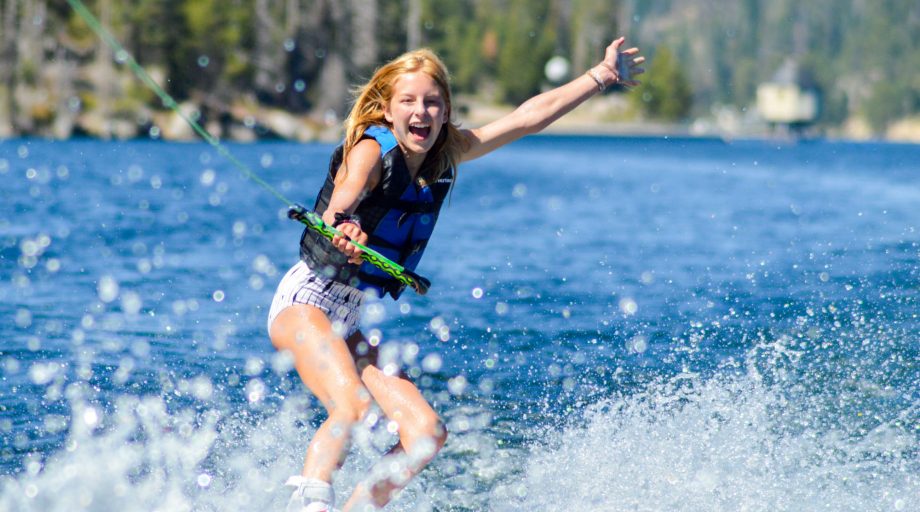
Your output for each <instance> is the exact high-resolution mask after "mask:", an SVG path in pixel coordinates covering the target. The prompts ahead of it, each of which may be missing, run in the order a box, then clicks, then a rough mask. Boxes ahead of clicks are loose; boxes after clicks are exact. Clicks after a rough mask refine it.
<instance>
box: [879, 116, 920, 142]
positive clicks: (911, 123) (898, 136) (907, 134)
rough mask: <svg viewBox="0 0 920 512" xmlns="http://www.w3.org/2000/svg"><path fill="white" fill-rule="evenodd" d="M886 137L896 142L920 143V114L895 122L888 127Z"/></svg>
mask: <svg viewBox="0 0 920 512" xmlns="http://www.w3.org/2000/svg"><path fill="white" fill-rule="evenodd" d="M885 138H886V139H888V140H890V141H896V142H914V143H920V116H915V117H908V118H905V119H901V120H900V121H897V122H895V123H894V124H892V125H891V126H889V127H888V130H887V132H886V134H885Z"/></svg>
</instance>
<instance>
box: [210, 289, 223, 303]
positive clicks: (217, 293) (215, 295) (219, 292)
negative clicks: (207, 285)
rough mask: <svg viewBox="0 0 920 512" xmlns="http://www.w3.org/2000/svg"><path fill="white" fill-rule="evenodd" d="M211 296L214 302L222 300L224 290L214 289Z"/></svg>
mask: <svg viewBox="0 0 920 512" xmlns="http://www.w3.org/2000/svg"><path fill="white" fill-rule="evenodd" d="M211 298H213V299H214V302H223V300H224V291H223V290H214V293H213V294H212V295H211Z"/></svg>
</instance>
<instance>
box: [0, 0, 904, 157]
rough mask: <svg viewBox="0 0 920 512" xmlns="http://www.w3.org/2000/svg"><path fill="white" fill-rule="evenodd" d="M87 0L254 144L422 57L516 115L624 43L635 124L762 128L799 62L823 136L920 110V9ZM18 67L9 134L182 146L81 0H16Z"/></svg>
mask: <svg viewBox="0 0 920 512" xmlns="http://www.w3.org/2000/svg"><path fill="white" fill-rule="evenodd" d="M85 4H86V6H87V7H88V8H89V9H90V10H91V11H92V12H93V13H94V14H95V15H96V16H97V17H98V18H99V19H100V21H101V23H102V25H103V26H105V27H106V28H107V29H108V30H109V31H110V32H111V33H112V34H113V35H114V37H115V38H116V39H118V40H119V41H120V42H121V43H122V44H123V45H124V47H125V48H126V49H127V51H128V52H129V53H130V54H131V55H132V56H133V57H134V58H135V59H136V60H137V62H138V63H139V64H140V65H141V66H143V67H144V69H145V70H146V71H147V72H148V73H149V74H150V76H152V77H153V78H154V80H155V81H156V82H157V83H159V84H160V85H161V86H162V87H163V88H164V89H165V90H166V91H167V92H168V93H169V94H170V95H171V96H173V97H174V98H175V99H176V100H177V101H178V102H179V103H180V105H181V107H182V108H183V109H188V111H189V112H191V113H192V114H193V115H194V116H196V117H198V118H200V119H201V120H203V121H205V122H206V123H208V124H207V126H208V127H209V130H215V131H216V132H217V133H218V134H221V135H223V136H227V137H235V138H240V139H245V138H246V136H245V132H247V130H248V132H252V133H254V134H255V136H262V137H292V138H294V137H296V138H301V139H309V138H313V137H316V136H317V134H321V133H323V131H324V130H327V131H328V130H332V131H334V129H335V128H334V127H335V126H337V125H338V122H339V121H340V120H341V119H342V118H343V117H344V116H345V115H347V109H348V105H349V101H350V98H351V90H352V89H353V87H354V86H355V85H357V84H359V83H360V82H361V81H362V80H364V79H366V78H368V77H369V76H370V74H371V73H372V72H373V70H374V69H375V67H376V66H378V65H380V64H381V63H382V62H384V61H386V60H387V59H389V58H392V57H394V56H396V55H398V54H399V53H401V52H403V51H405V50H406V49H408V48H417V47H421V46H425V47H430V48H432V49H433V50H435V51H436V52H437V53H438V54H439V55H441V57H442V58H443V59H444V61H445V62H446V64H447V66H448V68H449V69H450V70H451V74H452V87H453V88H454V92H455V93H456V94H457V95H458V97H459V98H463V99H464V100H463V101H465V102H466V103H467V104H469V105H482V104H485V105H514V104H517V103H519V102H521V101H523V100H524V99H526V98H528V97H529V96H531V95H533V94H535V93H538V92H540V91H541V90H544V89H546V88H547V87H551V86H552V85H554V83H553V82H551V81H550V80H549V79H548V78H547V74H546V73H545V64H546V63H547V62H548V61H549V60H550V59H551V58H553V57H561V58H562V59H563V61H564V62H565V63H567V64H568V66H566V67H565V68H564V71H565V73H563V75H561V76H560V77H557V78H556V79H557V80H562V79H566V78H569V77H571V76H574V75H577V74H580V73H583V72H584V70H586V69H587V68H588V67H590V66H591V65H593V64H594V63H595V62H596V61H598V60H599V59H600V57H601V56H602V54H603V49H604V47H605V46H606V45H607V44H608V43H609V41H610V40H612V39H613V38H614V37H615V36H616V35H619V34H624V35H626V36H627V37H628V40H629V42H630V43H631V44H635V45H637V46H639V47H641V48H642V50H643V53H644V54H645V55H646V56H647V57H648V59H649V62H648V63H647V65H646V68H647V73H646V74H645V75H644V77H643V84H642V85H641V86H639V87H638V90H636V91H633V92H632V93H630V94H629V95H626V96H625V98H627V99H626V100H624V101H626V102H628V105H629V107H628V108H627V109H626V110H625V111H622V112H621V113H620V114H618V115H619V116H620V117H621V118H622V119H625V120H631V121H638V122H642V121H656V122H666V123H674V124H676V125H679V124H681V123H684V124H686V123H689V122H691V121H692V120H693V119H697V118H705V117H711V116H713V115H714V113H715V112H720V111H724V110H726V109H729V110H731V111H733V112H737V113H739V115H742V116H743V115H746V114H747V113H749V112H750V110H751V109H752V105H753V104H754V99H755V95H756V89H757V86H758V84H761V83H763V82H765V81H769V80H771V77H773V76H774V75H775V74H776V73H777V70H778V69H779V68H780V67H781V66H783V64H784V63H787V62H793V63H794V65H795V66H796V69H797V70H798V77H799V80H800V81H801V82H802V84H803V85H805V86H807V87H811V88H814V89H815V90H817V91H818V92H819V93H820V98H821V108H820V114H819V118H818V119H817V122H816V123H815V127H816V129H818V130H823V131H826V132H831V133H833V132H834V131H835V130H839V128H840V127H841V126H844V125H846V124H848V123H854V122H857V123H861V124H862V125H863V126H865V127H866V130H868V131H869V133H871V134H872V135H873V136H878V137H884V136H885V134H886V130H888V129H889V128H890V127H891V126H892V125H894V124H895V123H897V122H900V121H903V120H907V119H917V117H918V114H920V71H918V70H920V2H917V1H916V0H876V1H874V2H866V1H865V0H814V1H809V2H800V1H796V0H770V1H768V0H736V1H732V2H721V1H715V0H681V1H678V0H453V1H444V0H130V1H118V0H86V1H85ZM0 55H2V58H0V137H11V136H21V135H40V136H49V137H57V138H66V137H70V136H75V135H90V136H103V137H137V136H158V135H162V136H164V137H168V136H170V133H169V131H170V122H171V121H170V117H169V112H168V111H167V109H166V108H165V107H164V105H163V104H162V101H161V100H160V99H159V98H158V97H157V96H156V95H155V94H154V93H153V92H152V91H151V90H150V89H149V88H148V87H146V86H145V85H144V84H143V83H142V82H140V81H139V80H138V79H137V78H136V77H135V76H134V75H133V74H132V72H131V70H130V69H129V68H128V67H127V66H125V65H124V64H123V61H124V56H119V55H116V54H115V52H114V51H113V50H112V48H110V47H108V46H106V45H105V44H103V43H102V42H101V41H100V39H99V38H98V37H97V36H96V34H94V33H93V32H92V31H91V30H90V28H89V26H88V25H87V24H86V22H85V21H84V20H83V19H81V18H80V17H79V16H78V15H77V14H76V12H75V11H74V10H73V9H72V8H71V7H70V5H68V3H67V2H65V1H64V0H53V1H48V0H0ZM622 92H623V91H617V90H613V91H610V92H609V93H608V94H609V95H621V96H622V94H621V93H622ZM607 120H609V121H616V120H617V119H607ZM173 124H175V123H173ZM178 132H181V130H179V129H177V133H178Z"/></svg>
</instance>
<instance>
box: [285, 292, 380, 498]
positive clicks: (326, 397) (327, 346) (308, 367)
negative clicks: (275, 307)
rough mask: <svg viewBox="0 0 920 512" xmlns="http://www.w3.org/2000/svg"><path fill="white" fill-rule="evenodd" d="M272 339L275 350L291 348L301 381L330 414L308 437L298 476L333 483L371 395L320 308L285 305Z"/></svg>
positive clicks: (345, 344) (346, 347)
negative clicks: (312, 434) (300, 472)
mask: <svg viewBox="0 0 920 512" xmlns="http://www.w3.org/2000/svg"><path fill="white" fill-rule="evenodd" d="M271 339H272V344H273V345H274V346H275V348H277V349H278V350H288V351H290V352H291V354H292V355H293V356H294V367H295V368H296V369H297V373H298V374H299V375H300V378H301V380H303V382H304V384H306V386H307V387H308V388H309V389H310V391H311V392H312V393H313V394H314V395H315V396H316V398H317V399H319V401H320V402H322V404H323V406H325V408H326V411H327V412H328V414H329V417H328V418H327V419H326V421H325V422H323V424H322V425H321V426H320V427H319V429H318V430H317V431H316V434H314V436H313V439H312V440H311V441H310V446H309V448H308V449H307V455H306V461H305V462H304V467H303V472H302V476H304V477H307V478H315V479H319V480H323V481H325V482H332V474H333V473H334V472H335V470H336V469H337V468H338V467H339V466H340V465H341V461H342V460H343V459H344V455H345V453H346V449H347V445H348V439H349V435H350V433H351V428H352V426H353V425H354V423H356V422H357V421H359V420H360V419H361V418H362V417H363V416H364V414H365V413H366V412H367V409H368V408H369V407H370V404H371V395H370V394H369V393H368V390H367V389H366V388H365V387H364V384H362V382H361V379H360V378H359V377H358V370H357V368H356V367H355V362H354V359H353V358H352V354H351V351H350V350H349V347H348V344H347V343H346V342H345V340H344V339H342V337H341V336H339V335H338V334H336V333H335V331H334V330H333V329H332V324H331V323H330V322H329V319H328V318H327V317H326V315H325V314H324V313H323V312H322V311H321V310H319V309H317V308H315V307H313V306H307V305H303V304H296V305H294V306H291V307H289V308H286V309H285V310H284V311H282V312H281V313H280V314H279V315H278V317H277V318H276V319H275V321H274V323H273V324H272V327H271Z"/></svg>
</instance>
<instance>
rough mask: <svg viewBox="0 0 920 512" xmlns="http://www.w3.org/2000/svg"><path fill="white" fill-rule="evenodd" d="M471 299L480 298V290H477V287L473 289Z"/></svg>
mask: <svg viewBox="0 0 920 512" xmlns="http://www.w3.org/2000/svg"><path fill="white" fill-rule="evenodd" d="M473 298H474V299H481V298H482V288H479V287H476V288H473Z"/></svg>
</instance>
